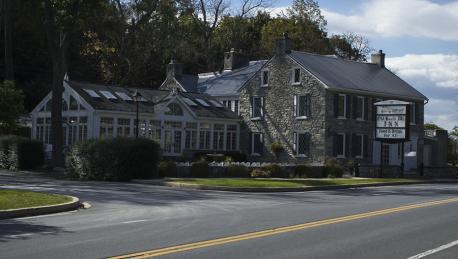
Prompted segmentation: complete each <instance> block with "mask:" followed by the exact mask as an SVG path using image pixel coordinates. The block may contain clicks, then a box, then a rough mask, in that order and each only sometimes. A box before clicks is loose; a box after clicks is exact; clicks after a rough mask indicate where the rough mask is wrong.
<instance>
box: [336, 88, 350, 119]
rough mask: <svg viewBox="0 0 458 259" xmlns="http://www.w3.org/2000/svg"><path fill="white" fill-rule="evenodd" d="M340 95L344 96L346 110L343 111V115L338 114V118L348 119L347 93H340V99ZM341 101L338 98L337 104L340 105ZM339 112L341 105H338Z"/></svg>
mask: <svg viewBox="0 0 458 259" xmlns="http://www.w3.org/2000/svg"><path fill="white" fill-rule="evenodd" d="M340 97H343V99H344V110H343V111H344V112H343V116H341V115H338V116H337V119H346V118H347V112H348V111H347V95H346V94H339V95H338V98H339V99H340ZM339 101H340V100H337V106H339ZM337 112H339V107H337Z"/></svg>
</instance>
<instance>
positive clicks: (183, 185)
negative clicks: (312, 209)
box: [135, 180, 458, 192]
mask: <svg viewBox="0 0 458 259" xmlns="http://www.w3.org/2000/svg"><path fill="white" fill-rule="evenodd" d="M135 183H141V184H152V185H159V186H167V187H173V188H180V189H192V190H212V191H230V192H306V191H322V190H339V189H350V188H364V187H379V186H397V185H412V184H431V183H458V181H454V180H450V181H443V180H442V181H441V180H439V181H437V180H430V181H421V182H394V183H366V184H348V185H325V186H310V187H264V188H258V187H229V186H208V185H199V184H191V183H177V182H160V181H154V182H142V181H135Z"/></svg>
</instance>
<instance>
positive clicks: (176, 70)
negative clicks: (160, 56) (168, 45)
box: [167, 59, 183, 77]
mask: <svg viewBox="0 0 458 259" xmlns="http://www.w3.org/2000/svg"><path fill="white" fill-rule="evenodd" d="M182 74H183V64H181V63H178V62H177V61H176V60H175V59H172V60H170V63H169V64H168V65H167V77H176V76H179V75H182Z"/></svg>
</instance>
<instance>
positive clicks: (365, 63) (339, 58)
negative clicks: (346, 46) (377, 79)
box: [291, 50, 378, 66]
mask: <svg viewBox="0 0 458 259" xmlns="http://www.w3.org/2000/svg"><path fill="white" fill-rule="evenodd" d="M292 52H297V53H303V54H308V55H313V56H319V57H324V58H330V59H338V60H342V61H346V62H353V63H357V64H364V65H376V66H378V65H377V64H374V63H371V62H364V61H357V60H351V59H345V58H341V57H339V56H336V55H333V56H330V55H322V54H318V53H311V52H307V51H298V50H293V51H291V53H292Z"/></svg>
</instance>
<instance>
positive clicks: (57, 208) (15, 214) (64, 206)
mask: <svg viewBox="0 0 458 259" xmlns="http://www.w3.org/2000/svg"><path fill="white" fill-rule="evenodd" d="M65 196H67V197H70V198H72V201H69V202H66V203H61V204H56V205H49V206H39V207H30V208H23V209H12V210H0V219H11V218H22V217H30V216H37V215H45V214H52V213H58V212H65V211H71V210H77V209H78V208H79V206H80V200H79V199H78V198H76V197H73V196H68V195H65Z"/></svg>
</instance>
